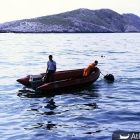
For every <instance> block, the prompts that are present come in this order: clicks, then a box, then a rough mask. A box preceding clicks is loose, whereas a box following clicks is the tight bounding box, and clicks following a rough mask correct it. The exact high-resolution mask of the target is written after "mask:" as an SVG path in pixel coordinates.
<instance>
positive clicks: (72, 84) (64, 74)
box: [17, 67, 100, 92]
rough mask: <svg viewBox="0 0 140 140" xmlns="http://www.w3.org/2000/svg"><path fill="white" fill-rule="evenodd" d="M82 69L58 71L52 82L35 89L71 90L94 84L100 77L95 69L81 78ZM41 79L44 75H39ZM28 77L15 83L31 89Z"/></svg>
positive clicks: (47, 90) (98, 71)
mask: <svg viewBox="0 0 140 140" xmlns="http://www.w3.org/2000/svg"><path fill="white" fill-rule="evenodd" d="M83 70H84V69H76V70H67V71H58V72H56V73H55V75H54V82H49V83H41V85H39V86H38V87H37V88H36V89H37V90H39V91H42V92H50V91H57V90H65V89H72V88H79V87H85V86H88V85H90V84H92V83H93V82H95V81H96V80H97V79H98V77H99V76H100V70H99V69H98V68H97V67H96V68H94V69H93V70H92V72H91V74H90V75H89V76H87V77H83ZM41 75H42V77H43V76H44V73H42V74H41ZM29 79H30V77H29V76H27V77H25V78H21V79H18V80H17V81H18V82H19V83H21V84H23V85H25V86H28V87H31V88H32V86H31V82H30V81H29Z"/></svg>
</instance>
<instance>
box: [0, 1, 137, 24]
mask: <svg viewBox="0 0 140 140" xmlns="http://www.w3.org/2000/svg"><path fill="white" fill-rule="evenodd" d="M79 8H87V9H91V10H96V9H102V8H108V9H112V10H114V11H116V12H118V13H120V14H122V13H133V14H136V15H138V16H140V0H0V23H4V22H8V21H13V20H19V19H27V18H34V17H40V16H46V15H52V14H57V13H62V12H66V11H71V10H74V9H79Z"/></svg>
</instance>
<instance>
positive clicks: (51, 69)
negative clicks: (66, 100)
mask: <svg viewBox="0 0 140 140" xmlns="http://www.w3.org/2000/svg"><path fill="white" fill-rule="evenodd" d="M55 71H56V62H55V61H54V60H53V56H52V55H49V61H48V62H47V70H46V78H45V81H46V82H51V81H53V79H54V73H55Z"/></svg>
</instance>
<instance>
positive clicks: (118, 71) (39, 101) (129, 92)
mask: <svg viewBox="0 0 140 140" xmlns="http://www.w3.org/2000/svg"><path fill="white" fill-rule="evenodd" d="M49 54H52V55H53V56H54V59H55V61H56V62H57V70H67V69H76V68H83V67H86V66H87V65H88V64H89V63H91V62H93V61H94V60H95V59H97V60H98V61H99V65H98V67H99V68H100V70H101V72H102V73H103V74H107V73H112V74H113V75H114V76H115V82H114V83H112V84H110V83H107V82H106V81H105V80H104V79H103V76H102V75H100V77H99V79H98V80H97V81H96V82H95V83H94V84H93V85H92V86H91V87H89V88H87V89H85V90H80V91H71V92H68V93H66V94H61V95H56V96H52V97H41V98H35V97H32V96H31V97H29V96H27V95H26V94H27V93H26V94H25V93H24V94H20V96H19V92H20V90H21V89H22V88H23V86H22V85H20V84H19V83H17V82H16V79H18V78H21V77H24V76H26V75H28V74H38V73H41V72H45V70H46V62H47V61H48V55H49ZM101 56H103V57H101ZM116 130H125V131H140V34H138V33H137V34H133V33H130V34H111V33H110V34H0V140H46V139H47V140H59V139H61V140H96V139H97V140H98V139H100V140H111V137H112V133H113V132H114V131H116Z"/></svg>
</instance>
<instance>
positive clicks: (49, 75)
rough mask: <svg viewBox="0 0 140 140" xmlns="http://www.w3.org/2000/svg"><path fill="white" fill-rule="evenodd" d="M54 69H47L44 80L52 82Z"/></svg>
mask: <svg viewBox="0 0 140 140" xmlns="http://www.w3.org/2000/svg"><path fill="white" fill-rule="evenodd" d="M54 73H55V71H54V70H48V72H47V74H46V82H52V81H54Z"/></svg>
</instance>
